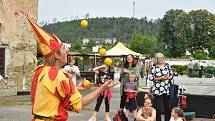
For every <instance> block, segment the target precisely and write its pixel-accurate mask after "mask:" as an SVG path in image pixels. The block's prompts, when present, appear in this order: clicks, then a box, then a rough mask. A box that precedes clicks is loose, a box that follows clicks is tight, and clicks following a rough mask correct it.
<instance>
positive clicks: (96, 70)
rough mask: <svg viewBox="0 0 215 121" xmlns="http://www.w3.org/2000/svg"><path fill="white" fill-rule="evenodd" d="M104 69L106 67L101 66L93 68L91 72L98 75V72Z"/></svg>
mask: <svg viewBox="0 0 215 121" xmlns="http://www.w3.org/2000/svg"><path fill="white" fill-rule="evenodd" d="M105 67H106V66H105V65H101V66H97V67H94V68H93V72H94V73H95V74H98V73H99V72H98V70H99V69H101V68H105Z"/></svg>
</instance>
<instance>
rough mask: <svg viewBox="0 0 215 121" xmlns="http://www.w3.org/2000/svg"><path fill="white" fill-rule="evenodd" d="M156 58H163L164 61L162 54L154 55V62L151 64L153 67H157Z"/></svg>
mask: <svg viewBox="0 0 215 121" xmlns="http://www.w3.org/2000/svg"><path fill="white" fill-rule="evenodd" d="M158 58H163V60H165V56H164V55H163V54H162V53H157V54H156V55H155V58H154V61H153V64H154V65H157V64H158Z"/></svg>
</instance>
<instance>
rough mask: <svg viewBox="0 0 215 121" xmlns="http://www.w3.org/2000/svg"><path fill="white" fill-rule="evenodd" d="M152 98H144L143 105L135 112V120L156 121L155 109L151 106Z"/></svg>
mask: <svg viewBox="0 0 215 121" xmlns="http://www.w3.org/2000/svg"><path fill="white" fill-rule="evenodd" d="M152 102H153V98H151V97H146V98H145V99H144V107H143V108H141V109H139V110H138V112H137V121H156V110H155V109H154V108H153V107H152Z"/></svg>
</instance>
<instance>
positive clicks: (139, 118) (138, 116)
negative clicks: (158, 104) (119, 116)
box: [137, 109, 147, 121]
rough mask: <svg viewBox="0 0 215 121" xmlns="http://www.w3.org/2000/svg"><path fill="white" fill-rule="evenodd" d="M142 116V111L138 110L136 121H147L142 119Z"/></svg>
mask: <svg viewBox="0 0 215 121" xmlns="http://www.w3.org/2000/svg"><path fill="white" fill-rule="evenodd" d="M142 114H143V110H142V109H140V110H138V112H137V120H138V121H147V119H145V118H143V117H142V116H141V115H142Z"/></svg>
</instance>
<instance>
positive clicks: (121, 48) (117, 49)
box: [106, 42, 143, 56]
mask: <svg viewBox="0 0 215 121" xmlns="http://www.w3.org/2000/svg"><path fill="white" fill-rule="evenodd" d="M128 54H132V55H135V56H143V55H142V54H140V53H137V52H134V51H132V50H130V49H129V48H127V47H126V46H125V45H124V44H122V43H121V42H119V43H117V44H116V45H115V46H114V47H113V48H111V49H110V50H108V51H107V53H106V55H107V56H121V55H128Z"/></svg>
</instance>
